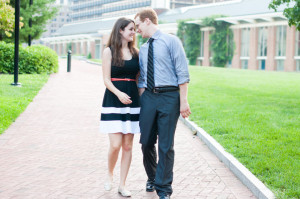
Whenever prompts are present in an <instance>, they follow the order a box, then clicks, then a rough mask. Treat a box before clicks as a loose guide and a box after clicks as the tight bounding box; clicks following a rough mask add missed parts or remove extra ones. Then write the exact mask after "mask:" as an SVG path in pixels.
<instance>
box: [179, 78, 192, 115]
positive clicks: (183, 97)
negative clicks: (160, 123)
mask: <svg viewBox="0 0 300 199" xmlns="http://www.w3.org/2000/svg"><path fill="white" fill-rule="evenodd" d="M179 88H180V114H181V116H182V117H183V118H187V117H189V115H190V114H191V109H190V105H189V103H188V100H187V93H188V83H184V84H180V85H179Z"/></svg>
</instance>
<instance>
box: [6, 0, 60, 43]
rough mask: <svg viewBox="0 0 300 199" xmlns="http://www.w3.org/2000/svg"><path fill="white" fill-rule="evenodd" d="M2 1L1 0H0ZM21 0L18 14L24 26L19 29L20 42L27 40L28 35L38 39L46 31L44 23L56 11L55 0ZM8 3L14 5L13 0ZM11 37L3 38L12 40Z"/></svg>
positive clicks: (45, 23)
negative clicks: (30, 3)
mask: <svg viewBox="0 0 300 199" xmlns="http://www.w3.org/2000/svg"><path fill="white" fill-rule="evenodd" d="M1 1H3V0H1ZM29 1H30V0H22V1H21V4H20V16H21V17H22V18H23V23H24V26H23V27H22V29H21V30H20V42H27V40H28V36H29V35H31V38H32V39H39V38H40V37H41V35H42V34H43V32H45V31H46V25H47V23H48V22H49V20H51V19H52V18H54V17H55V16H56V14H57V12H58V9H59V8H58V7H57V6H56V5H55V0H33V4H32V5H29ZM10 5H11V6H12V7H15V0H10ZM30 18H31V19H32V27H29V19H30ZM12 39H13V38H8V37H6V38H5V40H6V41H9V42H12Z"/></svg>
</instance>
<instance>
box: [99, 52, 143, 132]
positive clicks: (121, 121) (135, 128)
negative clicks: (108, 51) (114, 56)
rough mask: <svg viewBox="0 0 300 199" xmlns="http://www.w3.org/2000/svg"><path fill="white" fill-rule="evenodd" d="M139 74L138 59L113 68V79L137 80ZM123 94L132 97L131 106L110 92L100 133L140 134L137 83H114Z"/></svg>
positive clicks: (106, 97)
mask: <svg viewBox="0 0 300 199" xmlns="http://www.w3.org/2000/svg"><path fill="white" fill-rule="evenodd" d="M138 72H139V59H138V57H136V58H132V59H131V60H125V61H124V66H121V67H118V66H111V78H120V79H124V78H126V79H135V78H136V75H137V73H138ZM112 83H113V84H114V86H115V87H116V88H117V89H119V90H120V91H121V92H124V93H126V94H127V95H128V96H129V97H131V98H130V99H131V101H132V103H131V104H123V103H122V102H121V101H120V100H119V98H118V97H117V96H116V95H115V94H113V93H112V92H111V91H110V90H108V89H106V90H105V94H104V97H103V104H102V111H101V121H100V131H101V132H103V133H123V134H127V133H140V127H139V115H140V100H139V94H138V88H137V85H136V82H135V81H112Z"/></svg>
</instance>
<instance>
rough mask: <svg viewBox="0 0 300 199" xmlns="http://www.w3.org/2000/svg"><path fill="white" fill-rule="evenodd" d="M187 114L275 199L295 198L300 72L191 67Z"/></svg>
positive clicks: (299, 185)
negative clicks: (188, 109) (190, 113)
mask: <svg viewBox="0 0 300 199" xmlns="http://www.w3.org/2000/svg"><path fill="white" fill-rule="evenodd" d="M190 74H191V82H190V85H189V103H190V106H191V109H192V115H191V116H190V119H191V120H193V121H194V122H196V123H197V124H198V125H199V126H200V127H202V128H203V129H204V130H205V131H206V132H208V133H209V134H210V135H211V136H213V137H214V138H215V139H216V140H217V141H218V142H219V143H220V144H221V145H222V146H223V147H224V148H225V150H227V151H228V152H229V153H231V154H233V155H234V156H235V157H236V158H237V159H238V160H239V161H240V162H241V163H242V164H243V165H245V166H246V167H247V168H248V169H249V170H250V171H251V172H252V173H253V174H254V175H255V176H257V177H258V178H259V179H260V180H261V181H262V182H263V183H264V184H265V185H267V186H268V187H269V188H270V189H271V190H272V191H273V192H274V193H275V195H276V196H277V198H300V73H288V72H267V71H249V70H236V69H224V68H214V67H196V66H191V67H190Z"/></svg>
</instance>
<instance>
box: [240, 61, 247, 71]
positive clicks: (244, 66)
mask: <svg viewBox="0 0 300 199" xmlns="http://www.w3.org/2000/svg"><path fill="white" fill-rule="evenodd" d="M241 63H242V69H248V60H241Z"/></svg>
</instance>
